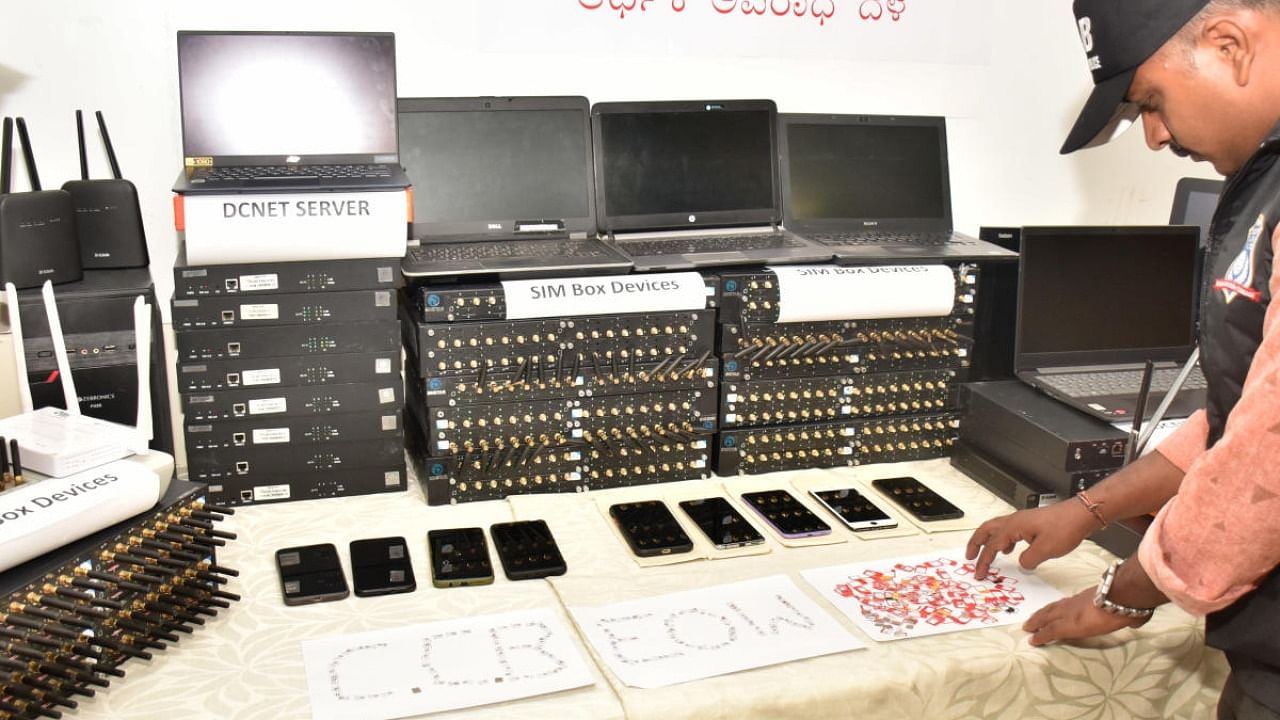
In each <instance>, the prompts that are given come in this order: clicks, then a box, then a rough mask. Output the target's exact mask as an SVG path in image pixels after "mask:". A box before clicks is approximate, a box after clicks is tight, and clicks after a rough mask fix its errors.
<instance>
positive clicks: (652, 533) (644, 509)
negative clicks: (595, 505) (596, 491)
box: [609, 500, 693, 557]
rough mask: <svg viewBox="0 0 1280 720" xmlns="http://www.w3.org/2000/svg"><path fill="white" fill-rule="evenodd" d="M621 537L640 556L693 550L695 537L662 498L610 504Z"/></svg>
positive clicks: (610, 510)
mask: <svg viewBox="0 0 1280 720" xmlns="http://www.w3.org/2000/svg"><path fill="white" fill-rule="evenodd" d="M609 516H610V517H612V518H613V520H614V522H616V523H617V524H618V529H619V530H621V531H622V537H624V538H626V540H627V544H628V545H630V546H631V552H633V553H635V554H636V555H637V556H639V557H653V556H655V555H673V554H676V553H687V552H689V551H691V550H693V541H692V540H690V539H689V536H688V535H686V534H685V532H684V528H682V527H680V523H678V522H676V517H675V515H672V514H671V511H670V510H668V509H667V506H666V505H665V504H664V503H663V502H662V501H661V500H645V501H642V502H634V503H619V504H617V505H612V506H610V507H609Z"/></svg>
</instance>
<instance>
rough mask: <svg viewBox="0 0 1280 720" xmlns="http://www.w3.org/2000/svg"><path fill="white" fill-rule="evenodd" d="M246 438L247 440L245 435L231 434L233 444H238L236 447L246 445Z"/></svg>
mask: <svg viewBox="0 0 1280 720" xmlns="http://www.w3.org/2000/svg"><path fill="white" fill-rule="evenodd" d="M244 438H245V435H244V433H232V434H231V442H233V443H235V444H236V447H240V446H242V445H244Z"/></svg>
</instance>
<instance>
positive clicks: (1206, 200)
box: [1169, 177, 1223, 245]
mask: <svg viewBox="0 0 1280 720" xmlns="http://www.w3.org/2000/svg"><path fill="white" fill-rule="evenodd" d="M1222 184H1223V183H1222V181H1221V180H1210V179H1208V178H1192V177H1184V178H1182V179H1181V180H1179V181H1178V185H1177V187H1176V188H1174V191H1173V208H1172V210H1171V211H1170V212H1169V224H1170V225H1197V226H1199V227H1200V244H1201V245H1203V244H1204V243H1206V242H1208V240H1209V223H1210V222H1212V221H1213V212H1214V211H1215V210H1217V209H1218V196H1219V195H1221V194H1222Z"/></svg>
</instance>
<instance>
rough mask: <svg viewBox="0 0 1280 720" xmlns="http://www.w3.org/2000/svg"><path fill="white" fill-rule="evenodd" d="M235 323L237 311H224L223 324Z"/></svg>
mask: <svg viewBox="0 0 1280 720" xmlns="http://www.w3.org/2000/svg"><path fill="white" fill-rule="evenodd" d="M235 321H236V311H235V310H223V311H222V322H224V323H229V322H235Z"/></svg>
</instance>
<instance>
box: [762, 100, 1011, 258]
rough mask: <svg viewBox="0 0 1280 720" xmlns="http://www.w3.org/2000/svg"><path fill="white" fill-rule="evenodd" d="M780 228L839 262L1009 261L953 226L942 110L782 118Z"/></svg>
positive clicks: (1006, 255)
mask: <svg viewBox="0 0 1280 720" xmlns="http://www.w3.org/2000/svg"><path fill="white" fill-rule="evenodd" d="M779 126H780V132H779V136H780V147H781V154H782V190H783V207H784V208H785V210H786V220H785V222H784V225H785V226H786V227H787V229H789V230H791V231H792V232H795V233H797V234H798V235H800V236H802V237H804V238H806V239H808V240H812V241H814V242H816V243H819V244H821V245H822V246H823V247H826V248H827V249H829V250H831V251H832V252H833V253H834V254H835V258H836V262H837V263H840V264H856V265H862V264H866V263H869V262H901V261H903V260H904V259H909V260H1007V261H1009V262H1012V261H1013V260H1015V259H1016V258H1017V253H1015V252H1012V251H1009V250H1006V249H1004V248H1002V247H1000V246H998V245H995V244H992V243H988V242H984V241H982V240H978V239H976V238H972V237H969V236H967V235H962V234H960V233H957V232H954V231H953V230H952V226H951V183H950V176H949V174H948V168H947V125H946V120H945V119H944V118H941V117H905V116H879V115H796V114H783V115H780V116H779Z"/></svg>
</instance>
